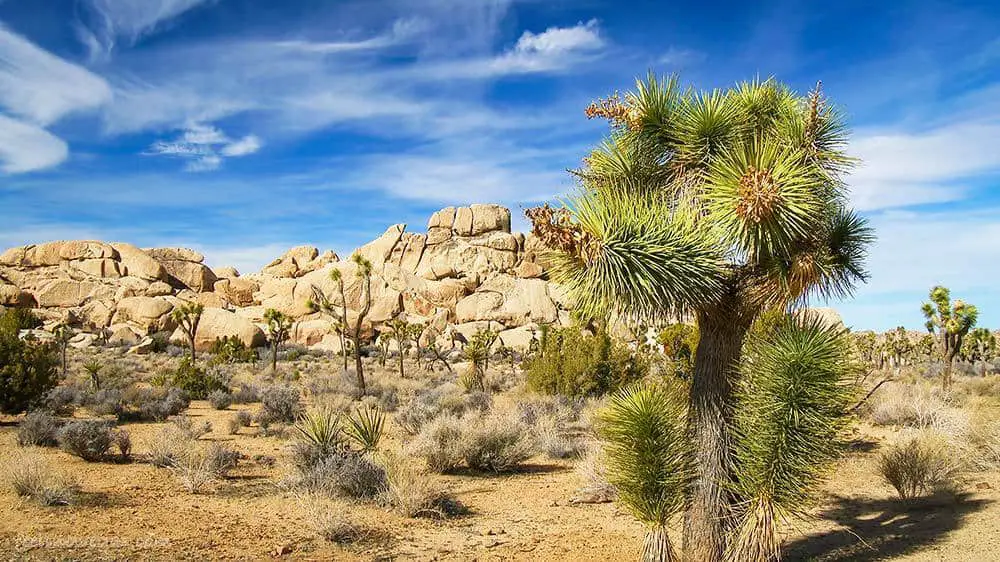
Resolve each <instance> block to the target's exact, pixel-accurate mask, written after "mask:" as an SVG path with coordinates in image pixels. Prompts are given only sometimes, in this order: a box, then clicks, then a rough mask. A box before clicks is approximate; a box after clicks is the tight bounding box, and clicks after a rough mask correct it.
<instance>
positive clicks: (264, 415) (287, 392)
mask: <svg viewBox="0 0 1000 562" xmlns="http://www.w3.org/2000/svg"><path fill="white" fill-rule="evenodd" d="M260 403H261V409H260V412H258V414H257V423H260V424H261V426H265V425H268V424H271V423H274V422H282V423H292V422H294V421H295V419H296V418H297V417H298V415H299V411H300V410H301V408H302V407H301V404H300V403H299V390H298V389H297V388H294V387H290V386H270V387H267V388H265V389H264V390H263V391H261V397H260Z"/></svg>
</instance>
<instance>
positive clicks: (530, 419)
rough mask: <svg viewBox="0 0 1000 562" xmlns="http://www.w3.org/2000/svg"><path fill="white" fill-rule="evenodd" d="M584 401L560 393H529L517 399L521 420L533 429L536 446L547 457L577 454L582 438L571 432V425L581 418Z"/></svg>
mask: <svg viewBox="0 0 1000 562" xmlns="http://www.w3.org/2000/svg"><path fill="white" fill-rule="evenodd" d="M584 404H585V402H584V401H582V400H579V399H573V398H566V397H563V396H537V395H531V396H529V397H528V398H526V399H522V400H519V401H518V403H517V409H518V411H519V413H520V416H521V420H522V421H524V422H525V423H527V424H528V425H530V426H531V427H532V428H533V430H534V436H535V441H536V443H537V445H538V450H539V451H540V452H542V453H544V454H545V455H546V456H547V457H548V458H550V459H568V458H574V457H579V456H580V455H581V454H582V453H583V451H584V447H585V445H584V442H583V440H582V439H580V438H579V437H578V436H577V435H574V434H573V432H572V430H571V428H570V425H571V424H573V423H576V422H578V421H579V420H580V415H581V412H582V410H583V406H584Z"/></svg>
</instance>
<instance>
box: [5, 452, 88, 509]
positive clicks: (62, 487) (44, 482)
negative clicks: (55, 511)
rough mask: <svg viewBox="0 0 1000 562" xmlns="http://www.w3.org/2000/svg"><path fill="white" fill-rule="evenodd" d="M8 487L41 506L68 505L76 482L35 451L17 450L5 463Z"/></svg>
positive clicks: (74, 495)
mask: <svg viewBox="0 0 1000 562" xmlns="http://www.w3.org/2000/svg"><path fill="white" fill-rule="evenodd" d="M4 466H5V470H4V472H5V473H6V475H7V477H6V480H7V481H8V482H9V485H10V487H11V488H12V489H13V491H14V493H15V494H17V495H18V496H20V497H22V498H27V499H30V500H31V501H34V502H35V503H37V504H39V505H43V506H56V505H70V504H72V503H73V502H74V500H75V499H76V497H77V492H78V490H79V485H77V484H76V482H75V481H74V480H72V479H71V478H69V477H67V476H66V475H64V474H62V473H60V472H58V471H57V470H56V469H55V468H53V467H52V465H51V464H49V462H48V461H47V460H46V459H45V458H44V457H42V456H41V455H39V454H38V453H34V452H27V451H23V452H21V451H19V452H15V453H14V454H13V455H11V456H10V457H9V458H8V459H7V461H6V462H5V463H4Z"/></svg>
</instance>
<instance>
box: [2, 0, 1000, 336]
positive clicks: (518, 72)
mask: <svg viewBox="0 0 1000 562" xmlns="http://www.w3.org/2000/svg"><path fill="white" fill-rule="evenodd" d="M647 69H654V70H656V71H659V72H678V73H680V75H681V77H682V79H683V80H684V81H686V82H690V83H692V84H694V85H696V86H698V87H703V88H710V87H724V86H727V85H730V84H732V83H733V82H735V81H737V80H742V79H747V78H752V77H753V76H755V75H758V74H759V75H763V76H768V75H774V76H776V77H778V78H779V79H781V80H783V81H785V82H787V83H789V84H790V85H792V86H793V87H795V88H797V89H799V90H801V91H805V90H807V89H809V88H810V87H812V86H813V85H814V84H815V83H816V81H817V80H822V81H823V83H824V89H825V91H826V93H827V94H828V95H829V96H830V97H831V98H832V100H833V101H835V102H836V103H837V104H839V105H840V106H842V108H843V109H844V110H845V112H846V114H847V115H848V116H849V120H850V124H851V127H852V129H853V142H852V148H851V150H852V152H853V153H854V154H855V155H856V156H858V157H860V158H862V159H863V161H864V165H863V167H861V168H860V169H858V170H857V171H856V172H855V173H854V175H853V177H852V179H851V184H852V186H853V195H852V197H853V201H854V203H855V205H856V207H857V208H859V209H860V210H862V211H863V212H864V213H865V214H866V215H867V216H869V217H870V218H871V221H872V223H873V224H874V226H875V227H876V229H877V233H878V236H879V242H878V244H877V245H876V246H875V247H874V248H873V251H872V256H871V262H870V269H871V271H872V279H871V282H870V283H869V284H868V285H866V286H864V287H861V288H860V289H859V290H858V292H857V295H856V298H854V299H852V300H851V301H849V302H845V303H833V304H834V305H835V306H836V307H837V308H838V309H839V310H840V311H841V312H842V314H843V315H844V317H845V320H846V321H847V323H848V324H849V325H853V326H855V327H859V328H876V329H886V328H889V327H892V326H895V325H898V324H904V325H907V326H909V327H912V328H917V327H919V326H920V325H921V323H922V321H921V318H920V313H919V305H920V302H921V300H922V299H923V298H924V297H925V295H926V293H927V290H928V289H929V288H930V286H932V285H933V284H935V283H944V284H946V285H948V286H950V287H951V288H952V289H953V293H954V294H955V295H956V296H958V297H963V298H965V299H966V300H969V301H972V302H974V303H976V304H978V305H979V306H980V310H981V312H982V323H983V324H986V325H989V326H993V327H1000V291H998V290H997V289H996V280H997V279H998V277H1000V275H998V274H1000V212H998V211H1000V189H997V188H998V187H1000V4H997V3H995V2H983V3H978V4H976V3H959V2H928V1H920V2H902V1H899V2H878V3H873V2H855V1H844V2H822V3H814V4H813V5H808V4H807V3H804V2H802V3H794V2H738V3H736V2H734V3H731V4H727V3H720V2H686V3H667V2H660V1H653V0H648V1H647V0H643V1H639V0H636V1H633V2H628V3H624V2H600V1H596V0H579V1H575V2H570V1H558V0H557V1H544V2H543V1H517V0H356V1H334V0H325V1H324V0H281V1H274V0H0V225H2V226H0V247H9V246H14V245H19V244H24V243H29V242H40V241H45V240H51V239H75V238H94V239H103V240H124V241H129V242H133V243H136V244H139V245H143V246H149V245H182V246H189V247H194V248H197V249H199V250H201V251H203V252H204V253H205V254H206V256H207V258H208V261H209V263H211V264H213V265H229V264H234V265H236V266H237V267H239V268H240V269H241V270H246V271H249V270H255V269H257V268H259V267H260V266H261V265H263V264H264V263H266V262H267V261H269V260H270V259H271V258H273V257H276V256H277V255H279V254H280V253H281V252H283V251H284V250H285V249H287V248H288V247H290V246H293V245H298V244H303V243H308V244H313V245H316V246H319V247H320V248H321V249H325V248H333V249H335V250H337V251H339V252H341V253H342V254H344V253H347V252H349V251H350V249H351V248H353V247H355V246H357V245H358V244H360V243H363V242H365V241H367V240H370V239H371V238H373V237H375V236H377V235H378V234H379V233H381V232H382V231H383V230H384V229H385V227H386V226H388V225H389V224H391V223H394V222H406V223H408V224H410V227H411V228H412V229H415V230H423V228H424V226H425V224H426V220H427V218H428V217H429V215H430V213H431V212H432V211H434V210H435V209H438V208H440V207H443V206H446V205H452V204H465V203H470V202H494V201H495V202H502V203H505V204H507V205H508V206H510V207H512V208H513V209H514V215H515V216H519V215H520V211H519V209H520V208H521V207H525V206H530V205H532V204H533V203H535V202H538V201H542V200H546V199H549V198H551V197H553V196H554V195H557V194H559V193H563V192H566V191H567V190H569V189H570V188H572V185H573V184H572V180H571V178H570V176H569V175H568V174H567V173H566V172H565V170H566V169H567V168H572V167H576V166H578V165H579V163H580V159H581V158H582V157H583V156H584V155H585V154H586V152H587V149H588V147H590V146H592V145H593V144H595V143H596V142H597V141H599V140H600V138H601V137H602V135H604V134H606V129H605V127H604V125H603V124H602V123H598V122H588V121H587V120H586V119H585V118H584V116H583V108H584V107H585V106H586V105H587V103H588V102H589V101H590V100H591V99H593V98H595V97H599V96H603V95H607V94H609V93H611V92H613V91H614V90H616V89H617V90H626V89H628V88H629V87H630V86H631V84H632V81H633V78H634V77H635V76H636V75H640V74H644V73H645V72H646V70H647ZM515 224H516V225H520V227H521V228H522V229H523V228H524V227H525V223H524V221H523V219H521V220H520V221H516V223H515Z"/></svg>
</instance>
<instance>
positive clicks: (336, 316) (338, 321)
mask: <svg viewBox="0 0 1000 562" xmlns="http://www.w3.org/2000/svg"><path fill="white" fill-rule="evenodd" d="M330 280H331V281H333V282H334V283H336V284H337V294H338V295H339V297H340V304H339V305H337V304H335V303H334V302H333V301H332V300H331V299H330V298H329V297H327V296H326V294H324V293H323V291H322V290H321V289H319V288H318V287H316V286H313V287H312V293H313V296H312V298H311V299H309V302H307V303H306V306H308V307H309V309H310V310H318V311H320V312H323V313H326V314H327V315H329V316H330V318H332V319H333V329H334V331H335V332H337V335H338V336H340V355H341V357H343V359H344V371H347V297H346V296H345V295H344V274H343V273H341V271H340V270H339V269H336V268H334V269H331V270H330Z"/></svg>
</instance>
